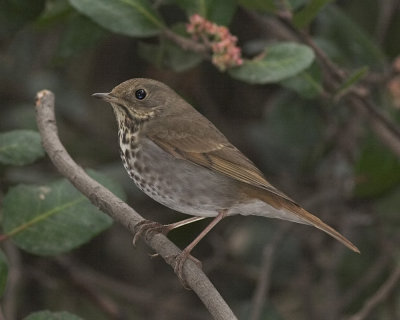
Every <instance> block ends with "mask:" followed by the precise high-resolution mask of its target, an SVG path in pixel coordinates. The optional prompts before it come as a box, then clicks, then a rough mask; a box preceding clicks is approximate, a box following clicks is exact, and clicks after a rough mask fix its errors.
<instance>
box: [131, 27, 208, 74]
mask: <svg viewBox="0 0 400 320" xmlns="http://www.w3.org/2000/svg"><path fill="white" fill-rule="evenodd" d="M172 30H173V31H174V32H176V33H178V34H179V35H182V36H187V34H186V32H185V27H184V25H183V24H177V25H175V26H173V27H172ZM138 52H139V55H140V56H141V57H142V58H143V59H145V60H146V61H148V62H149V63H151V64H154V65H156V66H157V67H161V68H163V67H165V68H169V69H172V70H174V71H175V72H183V71H186V70H188V69H191V68H193V67H194V66H196V65H198V64H199V63H200V62H201V61H202V60H203V57H202V56H201V55H199V54H197V53H195V52H191V51H188V50H184V49H182V48H180V47H178V46H177V45H175V44H174V43H172V42H171V41H169V40H168V39H162V40H161V43H160V44H158V45H157V44H150V43H145V42H140V43H139V47H138Z"/></svg>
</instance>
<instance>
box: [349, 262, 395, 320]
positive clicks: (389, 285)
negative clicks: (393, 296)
mask: <svg viewBox="0 0 400 320" xmlns="http://www.w3.org/2000/svg"><path fill="white" fill-rule="evenodd" d="M399 281H400V265H398V266H396V267H395V269H394V271H393V272H392V274H391V275H390V276H389V278H388V279H387V280H386V281H385V282H384V283H383V284H382V286H381V287H380V288H379V289H378V291H376V292H375V294H374V295H373V296H372V297H370V298H369V299H368V300H367V301H366V302H365V303H364V306H363V307H362V308H361V310H360V311H358V312H357V313H356V314H354V315H353V316H351V317H350V318H349V320H364V319H366V318H367V317H368V315H369V314H370V313H371V312H372V311H373V310H374V309H375V308H376V307H377V306H378V305H379V304H380V303H382V302H384V301H385V300H386V299H387V297H388V296H389V294H390V293H391V292H392V291H393V290H394V289H395V288H396V285H397V283H398V282H399Z"/></svg>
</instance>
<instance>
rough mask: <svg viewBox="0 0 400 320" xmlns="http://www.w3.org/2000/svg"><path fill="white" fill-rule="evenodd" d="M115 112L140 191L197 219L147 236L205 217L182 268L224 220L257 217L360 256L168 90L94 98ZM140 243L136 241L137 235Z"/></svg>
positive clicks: (154, 86)
mask: <svg viewBox="0 0 400 320" xmlns="http://www.w3.org/2000/svg"><path fill="white" fill-rule="evenodd" d="M93 96H94V97H96V98H99V99H102V100H104V101H106V102H108V103H109V104H111V106H112V110H113V112H114V115H115V117H116V120H117V124H118V140H119V147H120V155H121V159H122V162H123V165H124V167H125V169H126V171H127V172H128V174H129V176H130V177H131V178H132V179H133V181H134V182H135V184H136V185H137V186H138V187H139V189H141V190H142V191H143V192H144V193H146V194H147V195H148V196H150V197H151V198H153V199H154V200H155V201H157V202H159V203H161V204H162V205H164V206H166V207H168V208H171V209H173V210H176V211H178V212H181V213H184V214H188V215H190V216H192V217H190V218H188V219H185V220H182V221H178V222H176V223H172V224H169V225H164V226H163V225H161V224H158V223H155V222H151V221H149V220H144V221H143V222H142V223H139V225H138V231H137V235H138V234H140V233H142V232H143V231H144V230H145V231H146V232H149V231H162V232H163V233H165V234H166V233H168V232H169V231H170V230H172V229H174V228H177V227H180V226H183V225H186V224H188V223H191V222H194V221H198V220H201V219H204V218H207V217H212V218H213V219H212V220H211V222H210V223H209V224H208V225H207V227H206V228H205V229H204V230H203V231H202V232H201V233H200V234H199V235H198V236H197V237H196V238H195V239H194V240H193V241H192V242H191V243H190V244H189V245H188V246H187V247H186V248H185V249H184V250H182V251H181V253H180V254H179V255H178V256H176V257H175V265H174V270H175V272H176V273H177V274H178V276H179V278H180V279H181V280H182V279H183V266H184V263H185V261H186V260H187V258H189V257H190V258H193V259H194V260H195V261H198V260H197V259H195V258H194V257H192V256H191V255H190V253H191V251H192V249H193V248H194V247H195V246H196V245H197V243H198V242H199V241H200V240H201V239H202V238H203V237H204V236H205V235H206V234H207V233H208V232H209V231H210V230H211V229H212V228H213V227H214V226H215V225H216V224H217V223H218V222H219V221H221V220H222V219H223V218H225V217H228V216H232V215H238V214H239V215H243V216H247V215H256V216H262V217H268V218H277V219H282V220H288V221H291V222H296V223H301V224H306V225H310V226H314V227H316V228H318V229H320V230H322V231H324V232H325V233H327V234H328V235H330V236H332V237H333V238H335V239H336V240H338V241H340V242H341V243H342V244H344V245H345V246H346V247H348V248H349V249H350V250H352V251H354V252H357V253H359V252H360V251H359V249H358V248H357V247H356V246H355V245H354V244H353V243H351V242H350V241H349V240H348V239H347V238H345V237H344V236H343V235H341V234H340V233H339V232H338V231H336V230H335V229H333V228H332V227H330V226H329V225H327V224H326V223H324V222H323V221H322V220H320V219H319V218H318V217H316V216H314V215H313V214H311V213H310V212H308V211H307V210H305V209H304V208H302V207H301V206H300V205H299V204H297V203H296V202H295V201H294V200H292V199H291V198H290V197H289V196H287V195H286V194H284V193H283V192H282V191H280V190H278V189H277V188H275V187H274V186H273V185H271V184H270V183H269V182H268V181H267V179H266V178H265V176H264V174H263V173H262V172H261V171H260V170H259V169H258V168H257V167H256V166H255V164H254V163H253V162H252V161H251V160H249V159H248V158H247V157H246V156H245V155H244V154H243V153H242V152H240V151H239V150H238V149H237V148H236V147H235V146H234V145H233V144H231V143H230V142H229V141H228V139H227V138H226V137H225V136H224V135H223V134H222V133H221V132H220V131H219V130H218V129H217V128H216V127H215V126H214V125H213V124H212V123H211V122H210V121H209V120H208V119H207V118H206V117H204V116H203V115H202V114H201V113H199V112H198V111H197V110H196V109H195V108H194V107H193V106H192V105H190V104H189V103H188V102H186V101H185V100H184V99H183V98H182V97H181V96H179V95H178V94H177V93H176V92H175V91H174V90H173V89H171V88H170V87H169V86H167V85H166V84H164V83H162V82H159V81H157V80H153V79H147V78H134V79H130V80H127V81H125V82H122V83H121V84H119V85H117V86H116V87H115V88H113V89H112V90H111V92H108V93H94V94H93ZM135 239H136V236H135Z"/></svg>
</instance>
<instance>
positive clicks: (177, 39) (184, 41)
mask: <svg viewBox="0 0 400 320" xmlns="http://www.w3.org/2000/svg"><path fill="white" fill-rule="evenodd" d="M163 35H164V36H165V37H166V38H167V39H169V40H171V41H172V42H174V43H175V44H176V45H178V46H179V47H181V48H182V49H183V50H190V51H193V52H197V53H199V54H201V55H203V56H205V57H206V58H210V55H209V48H208V47H207V46H205V45H204V44H201V43H198V42H196V41H193V40H191V39H189V38H185V37H182V36H180V35H179V34H177V33H175V32H173V31H171V30H170V29H164V31H163Z"/></svg>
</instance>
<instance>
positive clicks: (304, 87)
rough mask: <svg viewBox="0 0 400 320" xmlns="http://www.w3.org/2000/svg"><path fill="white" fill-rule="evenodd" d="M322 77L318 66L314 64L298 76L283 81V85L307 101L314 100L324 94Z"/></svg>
mask: <svg viewBox="0 0 400 320" xmlns="http://www.w3.org/2000/svg"><path fill="white" fill-rule="evenodd" d="M321 81H322V76H321V72H320V69H319V67H318V64H316V63H313V64H312V65H311V66H310V67H309V68H308V69H307V70H305V71H303V72H301V73H300V74H298V75H297V76H294V77H291V78H289V79H286V80H283V81H282V82H281V85H283V86H284V87H286V88H289V89H292V90H293V91H295V92H297V93H298V94H300V95H301V96H303V97H304V98H306V99H312V98H315V97H316V96H318V95H320V94H321V93H322V92H323V90H324V89H323V87H322V84H321Z"/></svg>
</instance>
